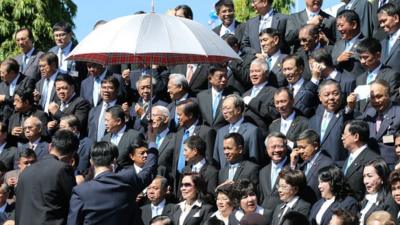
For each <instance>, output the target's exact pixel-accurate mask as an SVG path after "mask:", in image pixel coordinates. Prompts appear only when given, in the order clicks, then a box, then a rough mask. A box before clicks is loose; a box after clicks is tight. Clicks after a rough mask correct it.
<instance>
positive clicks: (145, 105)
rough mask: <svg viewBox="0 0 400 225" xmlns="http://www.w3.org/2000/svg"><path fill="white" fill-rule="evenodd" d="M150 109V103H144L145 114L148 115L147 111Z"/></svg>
mask: <svg viewBox="0 0 400 225" xmlns="http://www.w3.org/2000/svg"><path fill="white" fill-rule="evenodd" d="M148 108H149V103H148V102H145V103H143V111H144V114H146V113H147V109H148Z"/></svg>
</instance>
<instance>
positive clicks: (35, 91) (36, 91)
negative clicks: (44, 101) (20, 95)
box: [33, 89, 42, 102]
mask: <svg viewBox="0 0 400 225" xmlns="http://www.w3.org/2000/svg"><path fill="white" fill-rule="evenodd" d="M41 97H42V96H41V95H40V93H39V91H38V90H37V89H35V90H34V91H33V100H34V101H35V102H39V100H40V98H41Z"/></svg>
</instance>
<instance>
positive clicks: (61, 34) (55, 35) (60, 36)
mask: <svg viewBox="0 0 400 225" xmlns="http://www.w3.org/2000/svg"><path fill="white" fill-rule="evenodd" d="M66 36H67V33H59V34H54V37H56V38H64V37H66Z"/></svg>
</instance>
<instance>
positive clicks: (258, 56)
mask: <svg viewBox="0 0 400 225" xmlns="http://www.w3.org/2000/svg"><path fill="white" fill-rule="evenodd" d="M256 57H257V58H259V59H263V60H265V59H266V58H268V55H267V54H265V53H257V54H256Z"/></svg>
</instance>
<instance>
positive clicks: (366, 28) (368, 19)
mask: <svg viewBox="0 0 400 225" xmlns="http://www.w3.org/2000/svg"><path fill="white" fill-rule="evenodd" d="M375 2H378V1H375ZM345 7H346V6H345V5H343V6H341V7H340V8H339V9H338V10H337V14H339V13H340V12H342V11H343V10H345ZM350 10H354V11H355V12H356V13H357V14H358V16H359V17H360V23H361V24H360V28H361V32H362V33H363V34H364V35H365V36H367V37H371V36H372V33H373V29H374V28H373V25H374V23H373V18H374V17H377V15H376V12H375V13H372V6H371V3H370V2H369V1H363V0H355V1H354V2H353V4H352V5H351V7H350Z"/></svg>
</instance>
